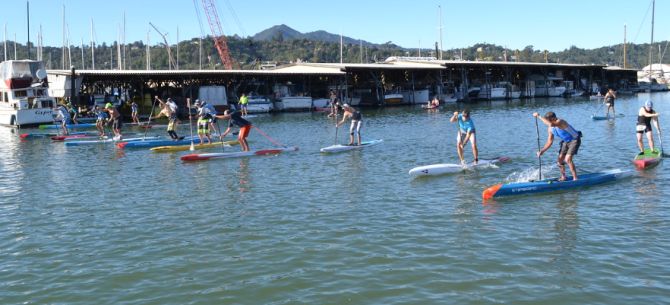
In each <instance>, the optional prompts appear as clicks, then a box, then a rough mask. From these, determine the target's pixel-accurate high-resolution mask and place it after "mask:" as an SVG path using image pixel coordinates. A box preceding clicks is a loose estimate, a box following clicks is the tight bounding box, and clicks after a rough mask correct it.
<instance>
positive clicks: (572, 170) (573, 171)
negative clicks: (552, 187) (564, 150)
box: [563, 155, 577, 180]
mask: <svg viewBox="0 0 670 305" xmlns="http://www.w3.org/2000/svg"><path fill="white" fill-rule="evenodd" d="M565 162H566V163H568V167H569V168H570V173H571V174H572V180H577V169H576V168H575V163H574V162H573V161H572V155H566V156H565ZM563 172H565V169H564V170H563Z"/></svg>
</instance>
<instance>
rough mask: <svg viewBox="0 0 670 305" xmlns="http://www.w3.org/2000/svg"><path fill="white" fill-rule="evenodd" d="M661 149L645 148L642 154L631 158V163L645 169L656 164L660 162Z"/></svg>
mask: <svg viewBox="0 0 670 305" xmlns="http://www.w3.org/2000/svg"><path fill="white" fill-rule="evenodd" d="M661 155H662V153H661V151H660V150H658V149H654V150H653V151H652V150H651V149H648V148H647V149H645V150H644V153H643V154H638V155H637V156H635V159H633V164H635V167H637V168H638V169H647V168H651V167H654V166H656V165H658V163H660V162H661Z"/></svg>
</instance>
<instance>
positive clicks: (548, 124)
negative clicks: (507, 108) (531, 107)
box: [533, 112, 551, 126]
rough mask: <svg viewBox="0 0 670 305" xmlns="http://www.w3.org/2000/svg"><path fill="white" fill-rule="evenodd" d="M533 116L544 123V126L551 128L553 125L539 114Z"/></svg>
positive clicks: (534, 113) (535, 113)
mask: <svg viewBox="0 0 670 305" xmlns="http://www.w3.org/2000/svg"><path fill="white" fill-rule="evenodd" d="M533 116H534V117H536V118H539V119H540V120H542V123H544V125H547V126H551V123H550V122H549V121H548V120H547V119H545V118H544V117H543V116H541V115H540V114H539V113H537V112H533Z"/></svg>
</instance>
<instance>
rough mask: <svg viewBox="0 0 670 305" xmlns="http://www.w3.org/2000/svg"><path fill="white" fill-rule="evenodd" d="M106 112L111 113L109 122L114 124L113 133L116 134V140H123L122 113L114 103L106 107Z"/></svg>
mask: <svg viewBox="0 0 670 305" xmlns="http://www.w3.org/2000/svg"><path fill="white" fill-rule="evenodd" d="M105 111H106V112H107V113H109V121H110V123H111V124H112V131H113V132H114V138H113V139H114V140H117V141H118V140H121V125H122V123H121V113H120V112H119V110H118V109H116V107H114V106H112V103H107V105H105Z"/></svg>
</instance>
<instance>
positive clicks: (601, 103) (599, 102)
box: [593, 99, 609, 117]
mask: <svg viewBox="0 0 670 305" xmlns="http://www.w3.org/2000/svg"><path fill="white" fill-rule="evenodd" d="M598 104H599V105H598V107H597V108H596V111H595V112H593V116H597V113H599V112H600V109H601V108H603V105H605V102H601V101H600V99H598ZM608 116H609V113H607V116H606V117H608Z"/></svg>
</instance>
